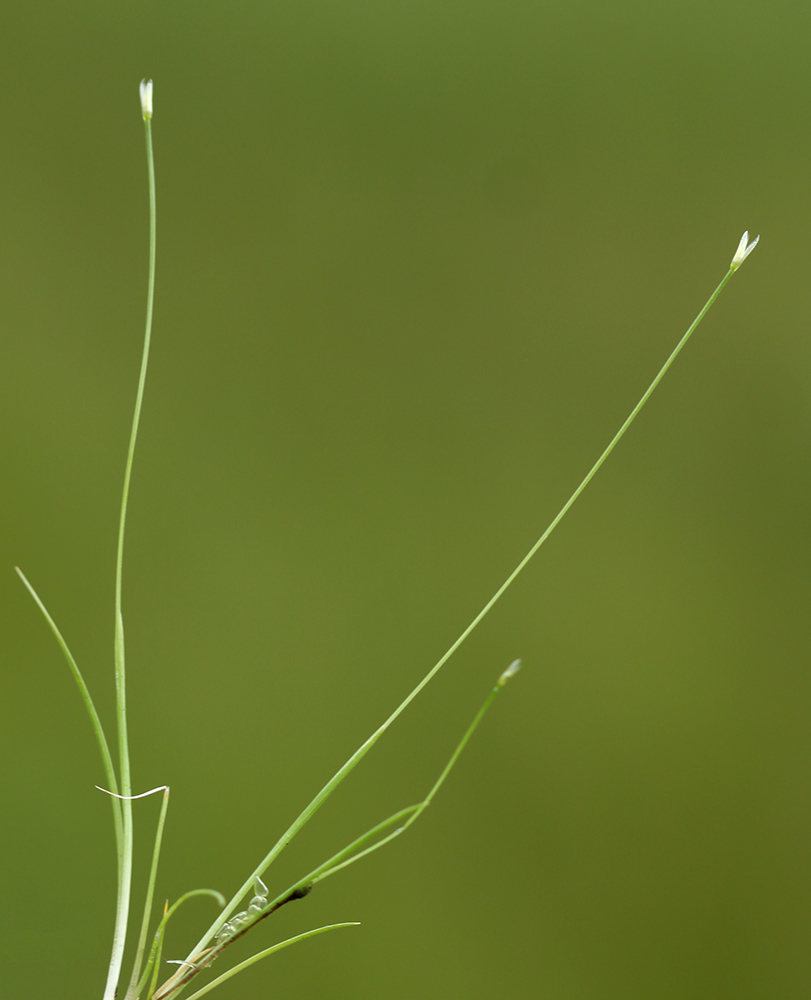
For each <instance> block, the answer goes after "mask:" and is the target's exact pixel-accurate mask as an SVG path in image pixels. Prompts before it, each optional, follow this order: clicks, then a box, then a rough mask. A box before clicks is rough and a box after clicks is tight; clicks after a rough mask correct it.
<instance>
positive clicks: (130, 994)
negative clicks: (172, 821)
mask: <svg viewBox="0 0 811 1000" xmlns="http://www.w3.org/2000/svg"><path fill="white" fill-rule="evenodd" d="M168 808H169V787H168V785H167V787H166V788H164V790H163V802H162V803H161V811H160V816H159V817H158V829H157V831H156V832H155V846H154V848H153V850H152V864H151V866H150V869H149V882H148V883H147V887H146V899H145V900H144V914H143V917H142V918H141V933H140V934H139V936H138V950H137V951H136V953H135V962H134V963H133V967H132V976H131V977H130V985H129V988H128V989H127V993H126V1000H133V998H134V997H136V996H137V992H136V987H137V985H138V978H139V976H140V975H141V963H142V962H143V958H144V951H145V949H146V938H147V934H148V933H149V918H150V915H151V913H152V897H153V894H154V892H155V880H156V879H157V876H158V861H159V860H160V854H161V842H162V840H163V827H164V824H165V823H166V811H167V809H168Z"/></svg>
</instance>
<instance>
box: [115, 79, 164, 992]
mask: <svg viewBox="0 0 811 1000" xmlns="http://www.w3.org/2000/svg"><path fill="white" fill-rule="evenodd" d="M150 102H151V84H150ZM144 126H145V129H146V159H147V169H148V172H149V282H148V288H147V300H146V328H145V331H144V349H143V355H142V357H141V374H140V377H139V379H138V393H137V395H136V398H135V412H134V414H133V418H132V430H131V432H130V444H129V450H128V452H127V464H126V467H125V469H124V489H123V492H122V496H121V517H120V519H119V524H118V552H117V556H116V569H115V690H116V721H117V724H118V757H119V761H118V763H119V769H120V774H121V795H122V799H121V809H122V818H123V838H122V845H121V850H120V851H119V857H118V900H117V904H116V917H115V931H114V934H113V950H112V955H111V957H110V967H109V970H108V973H107V985H106V986H105V989H104V1000H114V997H115V994H116V988H117V986H118V980H119V978H120V976H121V964H122V961H123V958H124V945H125V944H126V940H127V922H128V920H129V910H130V892H131V888H132V852H133V829H132V802H131V801H130V800H129V799H128V798H125V796H129V795H131V794H132V779H131V775H130V754H129V741H128V737H127V684H126V669H125V661H124V618H123V616H122V613H121V589H122V588H121V583H122V578H123V569H124V530H125V527H126V522H127V500H128V498H129V491H130V478H131V475H132V462H133V458H134V456H135V442H136V440H137V438H138V424H139V422H140V419H141V405H142V403H143V398H144V385H145V384H146V370H147V364H148V362H149V343H150V340H151V337H152V310H153V305H154V300H155V231H156V213H155V160H154V157H153V154H152V112H151V108H150V112H149V115H147V114H146V113H144Z"/></svg>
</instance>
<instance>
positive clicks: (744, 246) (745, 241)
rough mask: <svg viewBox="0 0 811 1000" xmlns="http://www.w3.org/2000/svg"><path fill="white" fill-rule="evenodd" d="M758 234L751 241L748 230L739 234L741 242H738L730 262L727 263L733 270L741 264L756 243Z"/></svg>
mask: <svg viewBox="0 0 811 1000" xmlns="http://www.w3.org/2000/svg"><path fill="white" fill-rule="evenodd" d="M759 239H760V237H759V236H756V237H755V238H754V239H753V240H752V242H751V243H750V242H749V230H748V229H747V230H746V232H745V233H744V234H743V236H741V242H740V243H739V244H738V249H737V250H736V251H735V256H734V257H733V258H732V263H731V264H730V265H729V266H730V268H731V269H732V270H733V271H737V270H738V268H739V267H740V266H741V264H743V262H744V261H745V260H746V258H747V257H748V256H749V254H750V253H751V252H752V251H753V250H754V249H755V247H756V246H757V245H758V240H759Z"/></svg>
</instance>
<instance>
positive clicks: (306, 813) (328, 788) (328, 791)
mask: <svg viewBox="0 0 811 1000" xmlns="http://www.w3.org/2000/svg"><path fill="white" fill-rule="evenodd" d="M737 266H738V265H737V264H735V263H734V261H733V266H732V267H730V269H729V270H728V271H727V273H726V274H725V275H724V277H723V279H722V280H721V282H720V283H719V284H718V286H717V288H716V289H715V291H714V292H713V293H712V295H710V297H709V299H708V300H707V301H706V303H705V304H704V306H703V307H702V309H701V311H700V312H699V314H698V315H697V316H696V318H695V319H694V320H693V322H692V323H691V324H690V326H689V327H688V329H687V331H686V333H685V334H684V336H683V337H682V338H681V340H680V341H679V342H678V344H677V345H676V347H675V348H674V350H673V352H672V353H671V355H670V357H669V358H668V359H667V361H665V363H664V365H662V367H661V369H660V370H659V372H658V374H657V375H656V377H655V378H654V380H653V381H652V382H651V384H650V385H649V386H648V388H647V389H646V390H645V392H644V393H643V395H642V397H641V399H640V400H639V402H638V403H637V404H636V406H635V407H634V408H633V410H631V412H630V414H629V415H628V417H627V419H626V420H625V422H624V423H623V424H622V426H621V427H620V429H619V430H618V431H617V433H616V434H615V435H614V437H613V438H612V439H611V441H610V442H609V443H608V445H607V447H606V448H605V450H604V451H603V453H602V454H601V455H600V457H599V458H598V459H597V461H596V462H595V463H594V465H593V466H592V467H591V469H590V470H589V472H588V473H587V474H586V476H585V477H584V478H583V480H582V481H581V483H580V485H579V486H578V487H577V489H575V491H574V493H572V495H571V496H570V497H569V499H568V500H567V501H566V503H565V504H564V505H563V507H561V509H560V511H559V512H558V514H557V515H556V516H555V518H554V519H553V520H552V522H551V523H550V525H549V527H548V528H547V529H546V531H544V533H543V534H542V535H541V537H540V538H539V539H538V540H537V541H536V542H535V544H534V545H533V546H532V548H531V549H530V550H529V551H528V552H527V554H526V555H525V556H524V558H523V559H522V560H521V561H520V562H519V563H518V565H517V566H516V567H515V569H514V570H513V571H512V573H510V575H509V576H508V577H507V579H506V580H505V581H504V583H502V585H501V586H500V587H499V588H498V590H497V591H496V592H495V593H494V594H493V596H492V597H491V598H490V600H489V601H488V602H487V603H486V604H485V605H484V607H483V608H482V610H481V611H480V612H479V613H478V614H477V615H476V617H475V618H474V619H473V621H472V622H471V623H470V624H469V625H468V626H467V628H466V629H465V630H464V631H463V632H462V633H461V635H460V636H459V637H458V639H456V641H455V642H454V643H453V644H452V645H451V646H450V647H449V649H448V650H447V652H445V653H444V654H443V655H442V656H441V657H440V658H439V660H437V662H436V663H435V664H434V666H433V667H432V668H431V669H430V670H429V671H428V673H427V674H426V675H425V676H424V677H423V678H422V680H421V681H420V682H419V684H417V686H416V687H415V688H414V689H413V690H412V691H411V693H410V694H408V695H407V696H406V697H405V698H404V699H403V701H402V702H401V703H400V704H399V705H398V706H397V708H396V709H395V710H394V711H393V712H392V713H391V715H390V716H389V717H388V718H387V719H386V721H385V722H384V723H383V724H382V725H381V726H380V727H379V728H377V729H376V730H375V731H374V732H373V733H372V735H371V736H370V737H369V738H368V739H367V740H366V741H365V742H364V743H362V744H361V745H360V746H359V747H358V749H357V750H356V751H355V752H354V753H353V754H352V756H351V757H350V758H349V759H348V760H347V761H346V763H345V764H344V765H343V766H342V767H341V768H339V770H338V771H336V772H335V774H334V775H333V776H332V777H331V778H330V780H329V781H328V782H327V783H326V785H324V787H323V788H322V789H321V791H320V792H318V794H317V795H316V796H315V798H313V799H312V801H311V802H310V803H309V804H308V805H307V806H306V807H305V808H304V809H303V810H302V812H301V813H300V814H299V815H298V816H297V817H296V819H295V820H294V821H293V822H292V823H291V825H290V826H289V827H288V828H287V830H285V832H284V833H283V834H282V836H281V837H280V838H279V840H278V841H277V842H276V843H275V844H274V845H273V847H272V848H271V849H270V851H269V852H268V853H267V854H266V855H265V857H264V858H263V859H262V861H261V862H260V863H259V864H258V865H257V866H256V868H254V870H253V871H252V872H251V874H250V875H249V876H248V878H247V879H246V880H245V882H244V883H243V884H242V886H241V887H240V888H239V889H238V890H237V892H236V893H235V894H234V896H233V897H232V898H231V900H230V902H229V903H228V906H226V908H225V909H224V910H223V912H222V913H221V914H220V916H219V917H218V918H217V920H215V921H214V923H213V924H212V925H211V927H209V929H208V930H207V931H206V933H205V934H204V935H203V937H202V938H201V939H200V941H199V942H198V943H197V945H196V946H195V948H194V949H193V950H192V952H191V953H190V954H191V955H195V954H197V953H199V952H200V951H201V950H202V949H203V948H204V947H205V946H206V945H207V944H208V942H209V941H210V940H211V939H212V938H213V937H214V935H215V934H216V933H217V932H218V931H219V929H220V927H222V925H223V924H224V923H225V921H226V920H227V919H228V917H229V916H230V915H231V914H232V913H233V912H234V910H235V909H236V907H237V905H238V904H239V901H240V900H241V899H242V898H243V896H245V894H246V893H247V892H248V891H249V890H250V888H251V885H252V884H253V880H254V878H256V877H261V875H262V874H263V873H264V872H265V871H266V869H267V868H268V867H269V866H270V865H271V864H273V862H274V861H275V860H276V858H277V857H278V856H279V855H280V854H281V852H282V851H283V850H284V849H285V847H287V845H288V844H289V843H290V841H291V840H292V839H293V837H295V836H296V834H297V833H298V832H299V830H301V828H302V827H303V826H304V825H305V824H306V823H307V822H308V821H309V820H310V819H311V818H312V817H313V815H314V814H315V813H316V812H317V811H318V810H319V809H320V808H321V806H322V805H323V804H324V802H326V800H327V799H328V798H329V797H330V795H332V793H333V792H334V791H335V789H336V788H337V787H338V785H340V784H341V782H342V781H343V780H344V778H346V777H347V775H348V774H349V773H350V771H352V770H353V769H354V768H355V766H356V765H357V764H358V763H360V761H361V760H362V759H363V758H364V757H365V756H366V754H367V753H368V752H369V751H370V750H371V749H372V747H373V746H374V745H375V743H377V741H378V740H379V739H380V737H381V736H382V735H383V733H385V732H386V730H387V729H388V728H389V726H391V724H392V723H393V722H394V721H395V720H396V719H397V718H398V717H399V716H400V715H401V714H402V713H403V712H404V711H405V710H406V708H408V706H409V705H410V704H411V702H412V701H413V700H414V699H415V698H416V697H417V695H418V694H420V692H421V691H422V690H423V688H424V687H426V685H427V684H429V683H430V681H432V680H433V678H434V677H435V676H436V675H437V673H439V671H440V670H441V669H442V667H443V666H444V665H445V664H446V663H447V661H448V660H449V659H450V658H451V656H452V655H453V654H454V653H455V652H456V650H457V649H458V648H459V647H460V646H461V645H462V643H463V642H464V641H465V640H466V639H467V638H468V636H469V635H470V634H471V632H473V630H474V629H475V628H476V627H477V626H478V625H479V624H480V622H481V621H482V620H483V619H484V618H485V617H486V616H487V614H489V612H490V611H491V610H492V609H493V607H494V606H495V605H496V604H497V603H498V601H499V600H500V599H501V597H503V595H504V593H505V592H506V591H507V590H508V589H509V587H510V586H511V585H512V584H513V583H514V582H515V580H516V578H517V577H518V576H519V574H520V573H521V571H522V570H523V569H524V567H525V566H526V565H527V563H528V562H529V561H530V560H531V559H532V557H533V556H534V555H535V554H536V553H537V551H538V549H540V547H541V546H542V545H543V544H544V542H545V541H546V540H547V539H548V538H549V536H550V535H551V534H552V532H553V531H554V530H555V528H557V526H558V525H559V524H560V522H561V521H562V520H563V518H564V517H565V516H566V514H567V513H568V512H569V509H570V508H571V507H572V505H573V504H574V502H575V500H577V498H578V497H579V496H580V494H581V493H582V492H583V490H584V489H585V488H586V487H587V486H588V484H589V483H590V482H591V480H592V479H593V478H594V476H595V475H596V474H597V472H598V470H599V469H600V467H601V466H602V464H603V462H605V460H606V459H607V458H608V456H609V455H610V454H611V452H612V451H613V450H614V448H615V447H616V446H617V444H618V443H619V441H620V439H621V438H622V436H623V435H624V434H625V432H626V431H627V430H628V428H629V427H630V426H631V424H632V423H633V422H634V420H635V419H636V417H637V416H638V414H639V412H640V410H641V409H642V407H643V406H644V405H645V403H647V401H648V400H649V399H650V397H651V395H652V394H653V391H654V390H655V389H656V387H657V386H658V385H659V383H660V382H661V380H662V378H663V377H664V375H665V372H667V370H668V368H670V366H671V365H672V364H673V362H674V361H675V360H676V357H677V356H678V355H679V353H680V352H681V350H682V348H683V347H684V345H685V344H686V343H687V341H688V340H689V339H690V337H691V335H692V334H693V332H694V330H695V329H696V327H697V326H698V325H699V323H700V322H701V321H702V319H704V317H705V316H706V315H707V313H708V312H709V310H710V307H711V306H712V304H713V303H714V302H715V300H716V299H717V298H718V296H719V295H720V294H721V292H722V290H723V288H724V286H725V285H726V283H727V282H728V281H729V279H730V278H731V277H732V275H733V274H734V273H735V270H736V268H737Z"/></svg>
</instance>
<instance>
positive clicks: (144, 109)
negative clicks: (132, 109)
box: [139, 80, 152, 121]
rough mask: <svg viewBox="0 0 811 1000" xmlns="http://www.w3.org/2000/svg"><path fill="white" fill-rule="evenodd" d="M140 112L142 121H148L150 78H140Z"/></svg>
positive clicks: (150, 108) (149, 116) (150, 92)
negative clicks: (142, 117)
mask: <svg viewBox="0 0 811 1000" xmlns="http://www.w3.org/2000/svg"><path fill="white" fill-rule="evenodd" d="M139 89H140V91H141V113H142V114H143V116H144V121H149V119H150V118H151V117H152V81H151V80H141V86H140V88H139Z"/></svg>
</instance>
